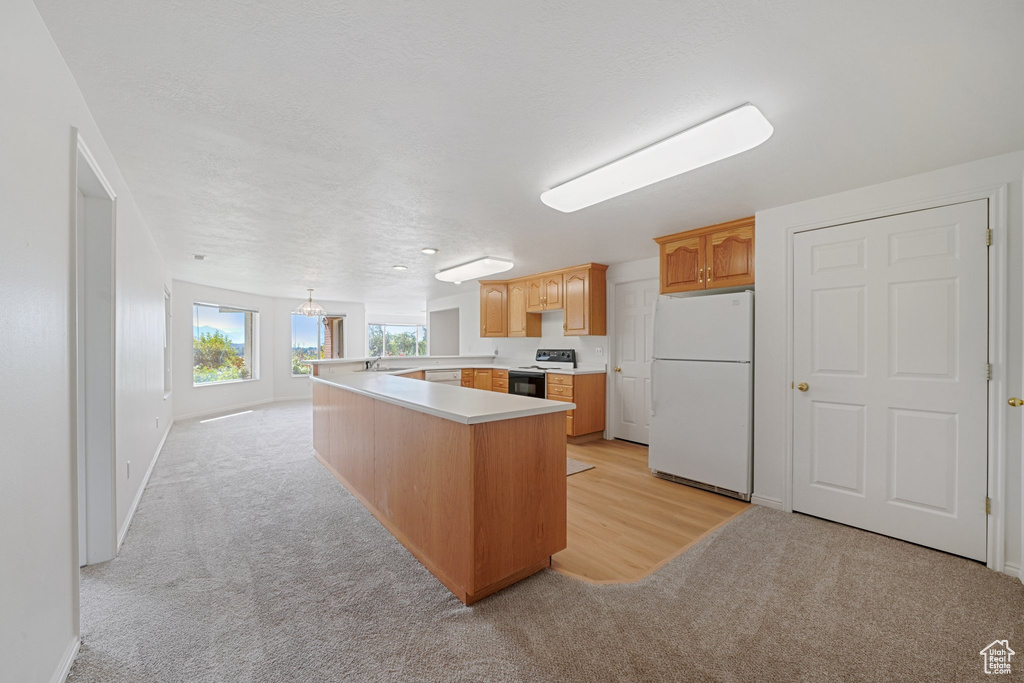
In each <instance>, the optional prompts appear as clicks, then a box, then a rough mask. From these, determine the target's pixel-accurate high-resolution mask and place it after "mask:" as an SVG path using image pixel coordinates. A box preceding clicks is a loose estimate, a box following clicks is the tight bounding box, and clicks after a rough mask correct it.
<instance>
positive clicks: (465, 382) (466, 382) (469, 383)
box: [462, 377, 473, 389]
mask: <svg viewBox="0 0 1024 683" xmlns="http://www.w3.org/2000/svg"><path fill="white" fill-rule="evenodd" d="M462 386H464V387H469V388H470V389H472V388H473V378H472V377H470V378H469V379H465V378H464V379H463V380H462Z"/></svg>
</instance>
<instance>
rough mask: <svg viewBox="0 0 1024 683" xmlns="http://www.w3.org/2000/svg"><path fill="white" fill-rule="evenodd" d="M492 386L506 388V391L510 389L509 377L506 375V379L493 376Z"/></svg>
mask: <svg viewBox="0 0 1024 683" xmlns="http://www.w3.org/2000/svg"><path fill="white" fill-rule="evenodd" d="M491 388H492V389H504V390H505V391H508V378H507V377H506V378H505V379H500V378H498V377H493V378H492V379H491Z"/></svg>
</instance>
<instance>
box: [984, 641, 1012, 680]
mask: <svg viewBox="0 0 1024 683" xmlns="http://www.w3.org/2000/svg"><path fill="white" fill-rule="evenodd" d="M978 654H980V655H981V656H982V657H984V658H985V673H987V674H996V675H999V674H1008V673H1010V672H1011V671H1012V667H1013V665H1012V664H1011V663H1010V660H1011V659H1012V658H1013V656H1014V655H1015V654H1017V653H1016V652H1014V651H1013V650H1011V649H1010V641H1008V640H994V641H992V644H991V645H989V646H988V647H986V648H985V649H984V650H982V651H981V652H979V653H978Z"/></svg>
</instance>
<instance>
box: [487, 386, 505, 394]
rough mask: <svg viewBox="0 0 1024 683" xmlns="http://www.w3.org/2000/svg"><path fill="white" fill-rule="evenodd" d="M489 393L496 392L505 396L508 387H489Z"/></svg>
mask: <svg viewBox="0 0 1024 683" xmlns="http://www.w3.org/2000/svg"><path fill="white" fill-rule="evenodd" d="M491 391H497V392H498V393H499V394H507V393H508V387H499V386H493V387H491Z"/></svg>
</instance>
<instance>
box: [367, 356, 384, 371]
mask: <svg viewBox="0 0 1024 683" xmlns="http://www.w3.org/2000/svg"><path fill="white" fill-rule="evenodd" d="M381 358H383V356H377V358H376V359H374V360H372V361H367V366H366V369H367V370H370V369H377V368H379V367H380V359H381Z"/></svg>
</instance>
